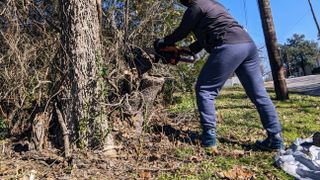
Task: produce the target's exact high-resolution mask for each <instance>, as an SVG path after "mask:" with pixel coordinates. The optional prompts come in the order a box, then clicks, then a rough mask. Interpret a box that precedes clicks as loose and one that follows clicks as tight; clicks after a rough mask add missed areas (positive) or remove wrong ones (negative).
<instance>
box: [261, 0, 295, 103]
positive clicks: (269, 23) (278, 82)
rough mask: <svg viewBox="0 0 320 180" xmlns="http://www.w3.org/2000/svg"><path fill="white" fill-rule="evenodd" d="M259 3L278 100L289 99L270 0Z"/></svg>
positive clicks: (262, 0)
mask: <svg viewBox="0 0 320 180" xmlns="http://www.w3.org/2000/svg"><path fill="white" fill-rule="evenodd" d="M258 4H259V9H260V16H261V22H262V27H263V32H264V37H265V41H266V45H267V50H268V56H269V61H270V66H271V71H272V77H273V84H274V89H275V91H276V95H277V100H282V101H283V100H287V99H289V95H288V88H287V83H286V79H285V76H284V68H283V64H282V62H281V59H280V48H279V45H278V43H277V37H276V32H275V28H274V23H273V19H272V13H271V8H270V1H269V0H258Z"/></svg>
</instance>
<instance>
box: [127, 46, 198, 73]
mask: <svg viewBox="0 0 320 180" xmlns="http://www.w3.org/2000/svg"><path fill="white" fill-rule="evenodd" d="M130 51H131V53H132V55H133V57H131V56H129V54H126V55H125V59H126V61H127V62H128V63H129V66H130V67H131V68H135V69H137V71H138V74H139V76H141V75H143V74H144V73H146V72H148V71H149V70H150V69H151V68H152V64H153V63H159V62H160V60H161V62H162V63H163V64H171V65H177V64H178V63H179V62H186V63H194V62H195V60H196V56H195V55H194V54H193V53H191V51H190V50H188V49H187V48H180V47H177V46H175V45H171V46H166V47H161V48H156V47H154V48H143V49H142V48H138V47H131V48H130Z"/></svg>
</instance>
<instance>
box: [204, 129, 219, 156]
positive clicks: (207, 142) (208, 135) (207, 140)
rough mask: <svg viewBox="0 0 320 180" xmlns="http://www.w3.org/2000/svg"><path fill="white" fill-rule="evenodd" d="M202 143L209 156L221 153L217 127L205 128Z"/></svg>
mask: <svg viewBox="0 0 320 180" xmlns="http://www.w3.org/2000/svg"><path fill="white" fill-rule="evenodd" d="M201 145H202V147H203V148H204V151H205V153H206V154H207V155H209V156H215V155H217V154H218V153H219V152H218V149H217V146H216V131H215V129H209V130H203V132H202V137H201Z"/></svg>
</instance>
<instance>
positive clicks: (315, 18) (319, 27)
mask: <svg viewBox="0 0 320 180" xmlns="http://www.w3.org/2000/svg"><path fill="white" fill-rule="evenodd" d="M308 2H309V5H310V8H311V12H312V15H313V20H314V22H315V23H316V26H317V28H318V39H320V26H319V23H318V20H317V16H316V13H315V12H314V9H313V6H312V3H311V0H308Z"/></svg>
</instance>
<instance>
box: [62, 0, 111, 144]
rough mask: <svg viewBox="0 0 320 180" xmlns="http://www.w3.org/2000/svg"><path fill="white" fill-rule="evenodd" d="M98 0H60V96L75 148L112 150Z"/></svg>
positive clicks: (71, 140)
mask: <svg viewBox="0 0 320 180" xmlns="http://www.w3.org/2000/svg"><path fill="white" fill-rule="evenodd" d="M97 2H98V1H96V0H60V5H61V12H62V13H61V18H62V19H61V22H62V24H61V26H62V34H61V44H62V52H63V53H62V69H63V72H64V74H65V77H64V79H65V80H64V89H65V90H64V91H63V95H62V97H60V98H59V99H60V101H61V106H62V111H63V112H62V114H63V116H64V119H65V121H66V125H67V128H68V131H69V132H68V134H69V138H70V142H71V146H72V147H73V148H75V147H76V145H77V147H81V148H89V147H95V148H96V147H97V146H99V147H100V148H102V149H109V150H110V149H112V148H110V147H113V139H112V135H111V134H110V133H109V130H108V128H109V126H108V121H107V117H106V114H104V112H105V111H104V107H103V106H101V104H100V102H101V101H102V99H103V97H102V92H103V91H104V83H103V79H102V77H101V76H100V75H99V72H100V70H101V69H100V68H101V61H102V60H101V43H100V31H99V28H100V26H99V24H100V23H99V13H98V11H97V7H98V5H99V4H98V3H97Z"/></svg>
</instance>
